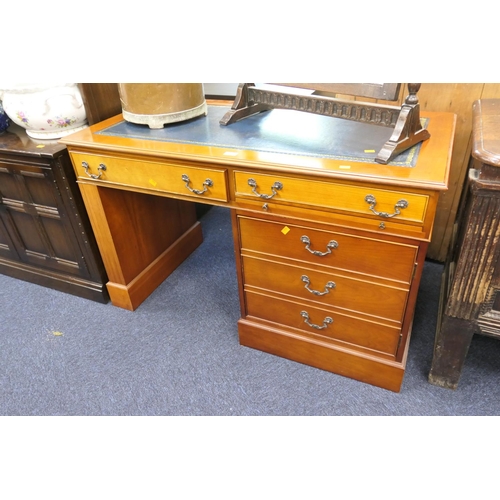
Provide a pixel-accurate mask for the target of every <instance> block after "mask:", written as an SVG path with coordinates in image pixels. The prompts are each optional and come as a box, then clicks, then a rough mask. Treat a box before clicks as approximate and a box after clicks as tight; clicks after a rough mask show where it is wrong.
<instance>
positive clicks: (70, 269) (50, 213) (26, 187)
mask: <svg viewBox="0 0 500 500" xmlns="http://www.w3.org/2000/svg"><path fill="white" fill-rule="evenodd" d="M0 272H1V273H3V274H6V275H9V276H12V277H14V278H19V279H23V280H26V281H30V282H32V283H36V284H39V285H43V286H47V287H50V288H54V289H57V290H60V291H63V292H67V293H72V294H74V295H78V296H81V297H85V298H87V299H91V300H95V301H98V302H107V301H108V300H109V296H108V293H107V290H106V286H105V283H106V281H107V278H106V273H105V270H104V266H103V263H102V260H101V257H100V254H99V251H98V248H97V244H96V242H95V238H94V235H93V232H92V229H91V226H90V223H89V220H88V216H87V213H86V211H85V207H84V205H83V201H82V198H81V194H80V192H79V189H78V186H77V184H76V179H75V174H74V171H73V167H72V165H71V161H70V159H69V155H68V151H67V149H66V147H65V146H64V145H62V144H58V143H57V142H47V141H43V142H42V141H35V140H33V139H30V138H29V137H28V135H27V134H26V133H25V131H24V129H22V128H21V127H18V126H16V125H12V126H11V127H10V128H9V129H8V130H7V131H6V132H5V133H4V134H2V135H0Z"/></svg>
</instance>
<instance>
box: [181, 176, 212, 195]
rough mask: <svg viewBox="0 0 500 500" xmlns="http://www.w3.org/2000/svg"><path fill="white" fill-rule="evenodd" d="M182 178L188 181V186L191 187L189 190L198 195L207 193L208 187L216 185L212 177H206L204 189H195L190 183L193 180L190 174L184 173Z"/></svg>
mask: <svg viewBox="0 0 500 500" xmlns="http://www.w3.org/2000/svg"><path fill="white" fill-rule="evenodd" d="M182 180H183V181H184V182H185V183H186V187H187V188H188V189H189V191H191V192H192V193H194V194H197V195H202V194H204V193H206V192H207V191H208V188H209V187H213V185H214V182H213V181H212V179H206V180H205V182H204V183H203V184H202V186H203V190H200V189H193V188H192V187H191V186H190V185H189V183H190V182H191V180H190V179H189V176H188V175H187V174H182Z"/></svg>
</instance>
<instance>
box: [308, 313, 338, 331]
mask: <svg viewBox="0 0 500 500" xmlns="http://www.w3.org/2000/svg"><path fill="white" fill-rule="evenodd" d="M300 315H301V316H302V317H303V318H304V323H306V324H308V325H309V326H310V327H312V328H315V329H316V330H324V329H325V328H327V327H328V325H331V324H332V323H333V319H332V318H330V316H327V317H326V318H325V319H324V320H323V325H322V326H318V325H315V324H313V323H311V322H310V321H309V314H307V312H306V311H302V312H301V313H300Z"/></svg>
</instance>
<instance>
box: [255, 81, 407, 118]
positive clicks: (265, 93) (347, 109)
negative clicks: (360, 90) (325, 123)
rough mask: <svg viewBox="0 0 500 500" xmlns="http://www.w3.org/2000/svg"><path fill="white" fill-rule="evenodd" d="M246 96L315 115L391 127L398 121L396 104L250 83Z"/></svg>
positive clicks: (274, 105) (257, 101)
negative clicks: (276, 89)
mask: <svg viewBox="0 0 500 500" xmlns="http://www.w3.org/2000/svg"><path fill="white" fill-rule="evenodd" d="M248 99H249V101H252V102H254V103H258V104H263V105H268V106H270V107H272V108H279V109H291V110H296V111H307V112H309V113H315V114H319V115H325V116H330V117H337V118H343V119H345V120H353V121H358V122H365V123H370V124H372V125H384V126H386V127H394V126H395V125H396V123H397V121H398V116H399V113H400V108H399V107H395V106H383V105H377V104H367V103H363V102H357V101H341V100H337V101H333V100H332V99H331V98H324V97H321V96H319V95H304V96H302V95H290V94H283V93H281V92H273V91H270V90H261V89H259V88H255V87H250V88H249V89H248Z"/></svg>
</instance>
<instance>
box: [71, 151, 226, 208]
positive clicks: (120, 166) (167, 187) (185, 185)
mask: <svg viewBox="0 0 500 500" xmlns="http://www.w3.org/2000/svg"><path fill="white" fill-rule="evenodd" d="M70 154H71V159H72V161H73V165H74V167H75V171H76V173H77V175H78V178H79V179H82V180H85V181H88V180H90V179H92V178H93V177H91V176H98V179H95V180H99V182H101V183H106V184H107V183H109V184H117V185H120V186H130V187H133V188H140V189H143V190H148V191H160V192H163V193H172V194H178V195H183V196H190V197H194V198H203V199H205V200H214V201H223V202H227V201H228V190H227V181H226V179H227V174H226V170H225V169H212V168H206V169H205V168H197V167H183V166H179V165H173V164H169V163H167V162H164V163H163V162H162V163H158V162H153V161H147V160H141V161H139V160H128V159H124V158H119V157H113V156H104V155H100V156H97V155H91V154H87V153H86V154H81V153H70ZM85 164H86V165H88V168H87V172H88V173H86V171H85V167H84V165H85ZM101 164H102V165H104V166H105V169H102V168H101V169H99V165H101Z"/></svg>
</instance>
